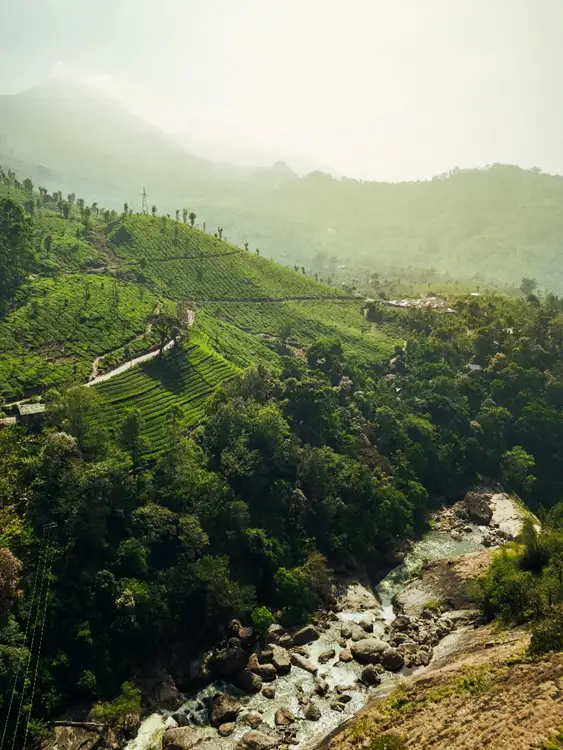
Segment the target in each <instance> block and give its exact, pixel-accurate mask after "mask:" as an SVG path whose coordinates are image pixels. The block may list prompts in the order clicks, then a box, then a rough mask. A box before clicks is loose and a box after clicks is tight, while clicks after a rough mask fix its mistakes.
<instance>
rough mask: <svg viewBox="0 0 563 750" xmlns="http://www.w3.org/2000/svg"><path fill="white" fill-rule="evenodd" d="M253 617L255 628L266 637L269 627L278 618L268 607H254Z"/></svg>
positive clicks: (261, 635)
mask: <svg viewBox="0 0 563 750" xmlns="http://www.w3.org/2000/svg"><path fill="white" fill-rule="evenodd" d="M251 617H252V624H253V625H254V629H255V630H256V632H257V633H258V635H259V636H260V637H261V638H265V637H266V633H267V632H268V628H269V627H270V625H273V624H274V622H275V621H276V618H275V617H274V615H273V614H272V613H271V612H270V610H269V609H268V607H254V609H253V610H252V615H251Z"/></svg>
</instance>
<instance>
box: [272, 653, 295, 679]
mask: <svg viewBox="0 0 563 750" xmlns="http://www.w3.org/2000/svg"><path fill="white" fill-rule="evenodd" d="M272 663H273V665H274V667H275V668H276V671H277V673H278V674H287V673H288V672H289V671H290V670H291V660H290V658H289V653H288V652H287V651H286V650H285V648H281V646H274V647H273V648H272Z"/></svg>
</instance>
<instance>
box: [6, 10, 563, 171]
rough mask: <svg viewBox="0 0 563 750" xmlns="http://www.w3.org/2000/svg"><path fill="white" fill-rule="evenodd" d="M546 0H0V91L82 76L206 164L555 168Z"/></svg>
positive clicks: (560, 13)
mask: <svg viewBox="0 0 563 750" xmlns="http://www.w3.org/2000/svg"><path fill="white" fill-rule="evenodd" d="M562 30H563V3H561V0H494V1H493V2H491V0H456V1H455V2H452V0H425V1H424V2H422V0H393V2H390V1H389V0H348V2H336V0H283V1H282V0H238V2H233V0H205V1H203V0H200V2H195V1H194V0H161V2H160V3H155V2H153V1H152V0H151V1H150V2H149V1H148V0H96V2H95V3H93V4H88V5H86V4H83V3H77V2H76V0H41V2H39V1H38V0H18V2H17V3H13V2H11V1H10V0H0V34H1V37H0V38H1V41H2V56H1V59H0V94H7V93H17V92H18V91H21V90H24V89H26V88H28V87H30V86H33V85H35V84H37V83H38V82H40V81H41V80H44V79H45V78H49V77H51V76H53V75H55V74H59V75H60V74H65V75H70V76H72V77H74V78H78V79H79V80H81V81H83V82H84V83H85V84H88V85H92V84H94V85H95V86H96V87H98V88H102V89H103V90H104V91H105V92H106V93H108V94H110V95H112V96H115V97H117V98H119V99H120V100H121V101H122V102H123V103H124V104H125V105H126V106H127V107H128V108H130V109H131V110H133V111H134V112H135V113H137V114H139V115H141V116H143V117H144V118H146V119H148V120H150V121H151V122H153V123H155V124H156V125H158V126H159V127H161V128H162V129H163V130H165V131H166V132H168V133H169V134H172V135H173V137H174V138H176V139H177V140H179V141H180V142H181V143H182V144H183V145H185V146H186V147H187V148H188V149H189V150H191V151H193V152H194V153H197V154H199V155H204V156H209V157H211V158H214V159H217V160H228V161H233V162H237V163H247V164H267V163H271V162H273V161H275V160H277V159H285V160H287V161H288V162H289V163H290V164H291V165H292V166H293V167H294V168H296V169H298V170H301V171H308V170H311V169H315V168H321V169H325V170H329V169H330V170H332V171H333V172H335V173H340V174H346V175H349V176H355V177H363V178H369V179H378V180H404V179H421V178H426V177H430V176H431V175H433V174H438V173H440V172H443V171H446V170H448V169H450V168H451V167H453V166H454V165H459V166H461V167H471V166H480V165H484V164H488V163H494V162H503V163H512V164H519V165H520V166H523V167H532V166H538V167H541V168H542V169H544V170H545V171H549V172H555V173H563V145H562V141H561V137H560V134H561V132H563V102H562V95H561V92H562V91H563V46H562V45H561V43H560V38H561V32H562Z"/></svg>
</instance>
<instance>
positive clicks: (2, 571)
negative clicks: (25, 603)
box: [0, 547, 22, 613]
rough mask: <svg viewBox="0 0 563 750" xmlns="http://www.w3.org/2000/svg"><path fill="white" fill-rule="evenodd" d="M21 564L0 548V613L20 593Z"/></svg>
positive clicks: (6, 550) (7, 550) (8, 551)
mask: <svg viewBox="0 0 563 750" xmlns="http://www.w3.org/2000/svg"><path fill="white" fill-rule="evenodd" d="M21 570H22V564H21V562H20V561H19V560H18V559H17V557H14V555H13V554H12V553H11V552H10V550H9V549H6V547H0V613H3V612H5V611H6V610H7V609H8V608H9V606H10V605H11V604H12V602H13V601H14V600H15V599H16V598H17V597H18V595H19V594H20V593H21V592H20V591H19V590H18V585H19V582H20V574H21Z"/></svg>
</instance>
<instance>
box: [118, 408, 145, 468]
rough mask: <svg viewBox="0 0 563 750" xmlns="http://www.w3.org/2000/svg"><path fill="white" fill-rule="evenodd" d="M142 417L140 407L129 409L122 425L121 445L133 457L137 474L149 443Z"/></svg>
mask: <svg viewBox="0 0 563 750" xmlns="http://www.w3.org/2000/svg"><path fill="white" fill-rule="evenodd" d="M142 427H143V424H142V417H141V412H140V411H139V409H128V410H127V412H126V414H125V419H124V420H123V424H122V425H121V446H122V448H124V450H126V451H127V453H128V454H129V456H130V457H131V463H132V464H133V474H134V475H135V476H137V474H138V470H139V467H140V465H141V460H142V458H143V455H144V454H145V453H146V452H147V451H148V450H149V447H150V446H149V443H148V441H147V440H146V438H144V437H143V435H142Z"/></svg>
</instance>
